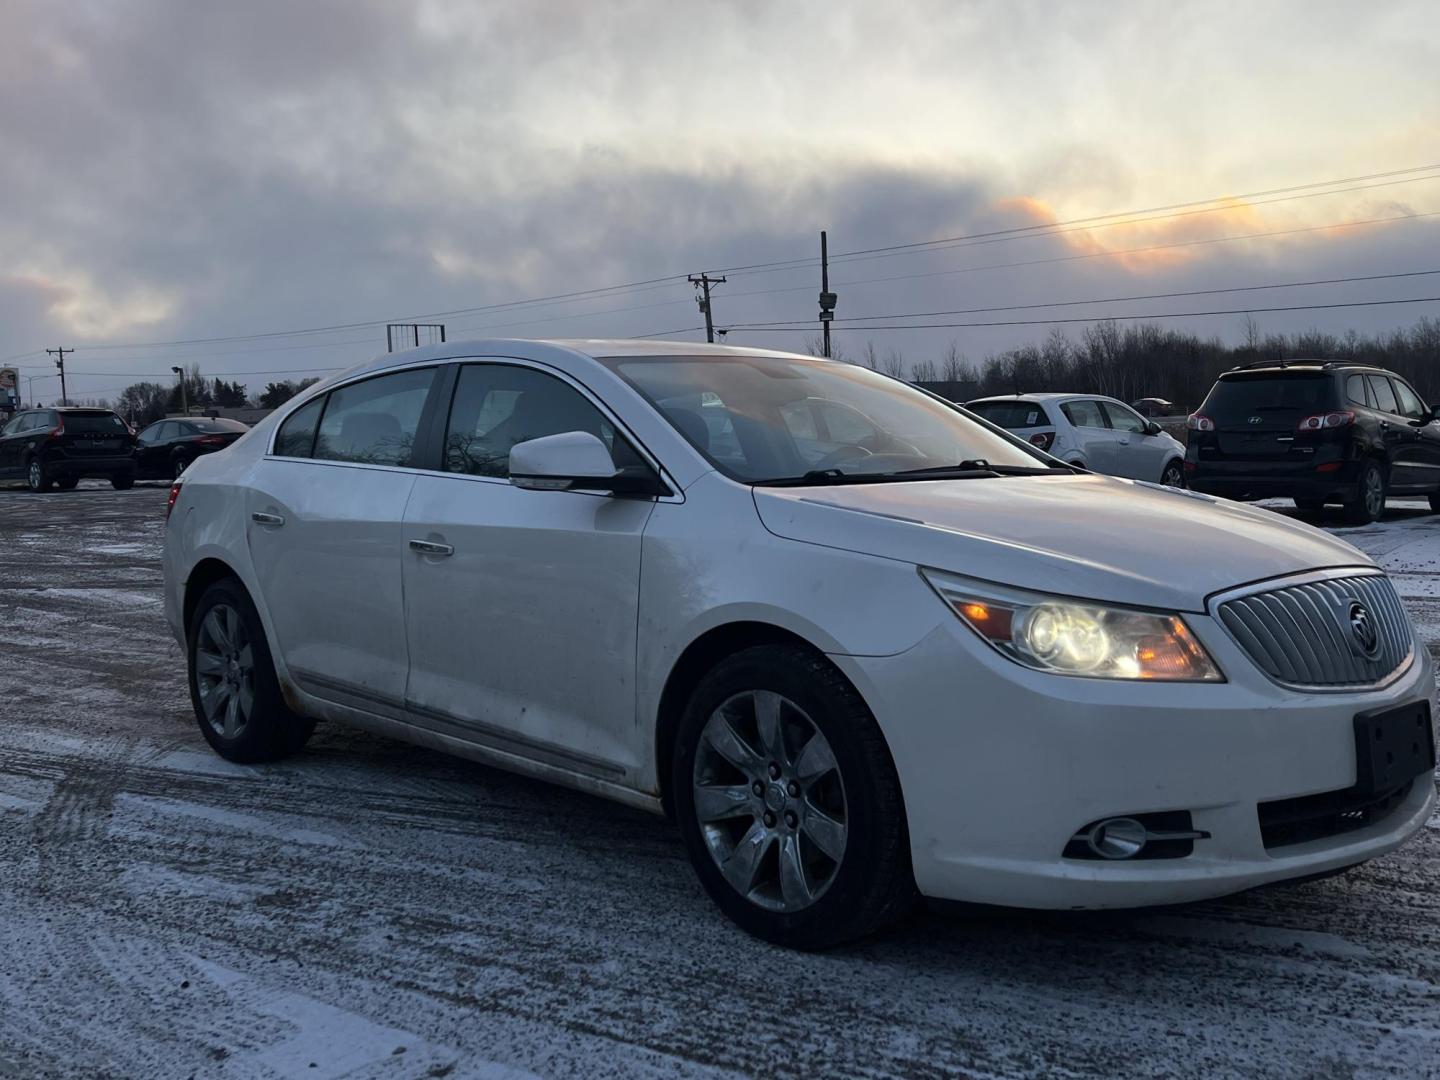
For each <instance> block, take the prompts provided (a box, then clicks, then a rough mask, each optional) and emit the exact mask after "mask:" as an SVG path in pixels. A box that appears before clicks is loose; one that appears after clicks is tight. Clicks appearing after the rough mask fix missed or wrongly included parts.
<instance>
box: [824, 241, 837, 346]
mask: <svg viewBox="0 0 1440 1080" xmlns="http://www.w3.org/2000/svg"><path fill="white" fill-rule="evenodd" d="M836 299H837V297H836V296H835V294H834V293H833V292H831V291H830V248H829V247H828V246H827V244H826V239H825V230H824V229H821V230H820V327H821V329H822V330H824V332H825V359H827V360H828V359H830V320H831V319H833V318H835V301H836Z"/></svg>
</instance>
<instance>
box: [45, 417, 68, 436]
mask: <svg viewBox="0 0 1440 1080" xmlns="http://www.w3.org/2000/svg"><path fill="white" fill-rule="evenodd" d="M64 434H65V421H64V420H61V421H60V423H58V424H56V425H55V426H54V427H53V428H51V429H50V430H49V431H47V432H46V433H45V437H46V438H47V439H58V438H60V436H61V435H64Z"/></svg>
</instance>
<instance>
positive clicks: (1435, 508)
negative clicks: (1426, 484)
mask: <svg viewBox="0 0 1440 1080" xmlns="http://www.w3.org/2000/svg"><path fill="white" fill-rule="evenodd" d="M1430 511H1431V513H1435V514H1440V491H1436V492H1432V493H1431V495H1430Z"/></svg>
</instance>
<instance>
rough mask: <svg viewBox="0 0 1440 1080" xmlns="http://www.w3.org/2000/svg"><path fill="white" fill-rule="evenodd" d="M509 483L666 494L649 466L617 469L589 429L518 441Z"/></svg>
mask: <svg viewBox="0 0 1440 1080" xmlns="http://www.w3.org/2000/svg"><path fill="white" fill-rule="evenodd" d="M642 469H643V471H642ZM510 483H512V484H514V485H515V486H516V487H518V488H526V489H527V490H530V491H608V492H610V493H612V494H615V495H650V496H654V495H662V494H665V489H664V487H663V486H662V485H661V483H660V481H659V478H658V477H656V476H655V474H654V473H652V472H651V471H650V470H649V469H648V468H643V467H641V468H637V469H633V470H631V469H619V468H616V466H615V459H614V458H612V457H611V456H610V451H609V450H608V449H606V446H605V444H604V443H603V442H601V441H600V440H599V439H598V438H596V437H595V436H594V435H591V434H590V433H589V432H588V431H566V432H562V433H561V434H559V435H545V436H542V437H541V438H538V439H530V440H529V441H527V442H522V443H517V444H516V445H515V446H514V447H512V448H511V450H510Z"/></svg>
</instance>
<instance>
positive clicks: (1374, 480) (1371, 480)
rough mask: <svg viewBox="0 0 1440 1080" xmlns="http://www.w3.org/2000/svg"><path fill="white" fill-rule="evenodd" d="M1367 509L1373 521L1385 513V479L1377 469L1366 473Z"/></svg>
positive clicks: (1368, 470)
mask: <svg viewBox="0 0 1440 1080" xmlns="http://www.w3.org/2000/svg"><path fill="white" fill-rule="evenodd" d="M1365 509H1366V511H1367V512H1368V513H1369V515H1370V519H1371V520H1372V521H1374V520H1378V519H1379V517H1380V515H1382V514H1383V513H1385V477H1383V476H1381V475H1380V470H1379V469H1376V468H1371V469H1367V470H1366V471H1365Z"/></svg>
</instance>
